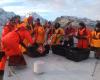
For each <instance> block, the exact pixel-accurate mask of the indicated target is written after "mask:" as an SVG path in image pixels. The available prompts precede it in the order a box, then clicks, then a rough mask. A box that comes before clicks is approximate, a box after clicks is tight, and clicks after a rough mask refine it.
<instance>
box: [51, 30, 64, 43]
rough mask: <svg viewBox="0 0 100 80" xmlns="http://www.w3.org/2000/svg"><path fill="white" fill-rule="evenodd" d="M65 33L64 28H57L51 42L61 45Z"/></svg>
mask: <svg viewBox="0 0 100 80" xmlns="http://www.w3.org/2000/svg"><path fill="white" fill-rule="evenodd" d="M63 35H64V30H63V29H62V28H58V29H57V30H55V33H54V34H53V36H52V40H51V44H52V45H59V44H60V41H61V39H62V37H63Z"/></svg>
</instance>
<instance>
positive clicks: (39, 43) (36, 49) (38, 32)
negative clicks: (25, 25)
mask: <svg viewBox="0 0 100 80" xmlns="http://www.w3.org/2000/svg"><path fill="white" fill-rule="evenodd" d="M33 32H34V35H33V40H34V41H35V45H34V46H33V47H32V48H31V49H30V54H28V55H29V56H30V57H41V56H45V55H46V54H47V53H48V49H49V48H47V46H45V45H44V42H45V29H44V27H43V26H42V25H41V23H40V19H39V18H37V20H36V22H35V27H34V31H33ZM33 53H34V54H33Z"/></svg>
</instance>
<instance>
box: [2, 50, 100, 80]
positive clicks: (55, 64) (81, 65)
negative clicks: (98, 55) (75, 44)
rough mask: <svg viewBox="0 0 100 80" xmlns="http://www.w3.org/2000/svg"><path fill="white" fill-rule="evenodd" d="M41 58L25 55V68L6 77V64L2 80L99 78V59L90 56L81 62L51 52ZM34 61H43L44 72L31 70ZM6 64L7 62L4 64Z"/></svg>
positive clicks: (91, 79)
mask: <svg viewBox="0 0 100 80" xmlns="http://www.w3.org/2000/svg"><path fill="white" fill-rule="evenodd" d="M51 53H52V52H51V51H50V54H49V55H47V56H46V57H41V58H30V57H28V56H25V59H26V62H27V68H25V69H22V70H16V75H13V76H11V77H8V66H6V68H5V74H4V80H100V60H97V59H95V58H94V55H93V52H91V54H90V58H89V59H87V60H84V61H81V62H73V61H70V60H68V59H66V58H63V57H61V56H58V55H55V54H51ZM36 61H44V62H45V67H46V69H45V73H44V74H41V75H38V74H35V73H34V72H33V64H34V62H36ZM6 65H7V64H6Z"/></svg>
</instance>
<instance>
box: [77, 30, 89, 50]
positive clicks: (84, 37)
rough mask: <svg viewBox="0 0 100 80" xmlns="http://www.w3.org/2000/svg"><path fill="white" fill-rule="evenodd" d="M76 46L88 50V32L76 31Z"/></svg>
mask: <svg viewBox="0 0 100 80" xmlns="http://www.w3.org/2000/svg"><path fill="white" fill-rule="evenodd" d="M77 36H78V44H77V47H78V48H88V45H89V37H90V35H89V31H88V30H87V29H86V28H84V29H82V30H80V29H79V30H78V34H77Z"/></svg>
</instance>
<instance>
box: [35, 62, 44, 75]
mask: <svg viewBox="0 0 100 80" xmlns="http://www.w3.org/2000/svg"><path fill="white" fill-rule="evenodd" d="M33 71H34V73H36V74H42V73H44V72H45V62H43V61H36V62H35V63H34V65H33Z"/></svg>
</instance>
